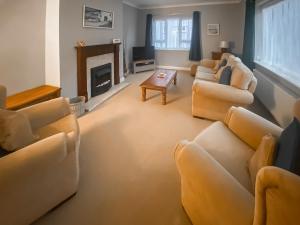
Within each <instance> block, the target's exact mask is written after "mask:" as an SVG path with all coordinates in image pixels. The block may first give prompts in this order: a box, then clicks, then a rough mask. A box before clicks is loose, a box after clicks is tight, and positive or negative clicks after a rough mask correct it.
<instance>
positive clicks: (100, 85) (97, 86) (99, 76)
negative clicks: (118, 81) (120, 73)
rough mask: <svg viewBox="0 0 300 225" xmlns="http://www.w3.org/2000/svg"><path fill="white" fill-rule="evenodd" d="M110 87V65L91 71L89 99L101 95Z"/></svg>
mask: <svg viewBox="0 0 300 225" xmlns="http://www.w3.org/2000/svg"><path fill="white" fill-rule="evenodd" d="M111 87H112V64H111V63H108V64H105V65H102V66H97V67H94V68H92V69H91V97H95V96H97V95H101V94H103V93H105V92H107V91H108V90H109V89H110V88H111Z"/></svg>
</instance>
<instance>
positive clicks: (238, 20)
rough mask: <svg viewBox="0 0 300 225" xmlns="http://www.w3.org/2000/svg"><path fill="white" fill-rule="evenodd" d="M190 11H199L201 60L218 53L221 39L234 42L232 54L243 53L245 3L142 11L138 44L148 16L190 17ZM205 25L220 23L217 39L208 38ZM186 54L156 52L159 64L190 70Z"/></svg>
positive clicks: (141, 41)
mask: <svg viewBox="0 0 300 225" xmlns="http://www.w3.org/2000/svg"><path fill="white" fill-rule="evenodd" d="M193 11H200V12H201V38H202V53H203V57H204V58H211V52H212V51H220V49H219V48H218V46H219V43H220V41H221V40H227V41H231V42H233V44H234V45H233V48H232V51H233V52H234V53H235V54H237V55H241V54H242V50H243V38H244V23H245V2H244V1H242V2H241V3H238V4H219V5H203V6H195V7H180V8H162V9H148V10H141V12H140V13H139V32H138V35H139V36H138V40H139V45H144V43H145V24H146V15H147V14H148V13H151V14H153V16H154V17H155V16H161V15H169V14H180V15H190V16H192V13H193ZM207 24H220V35H219V36H208V35H207V32H206V27H207ZM188 58H189V51H156V60H157V64H158V65H163V66H176V67H190V66H191V64H192V62H190V61H189V59H188Z"/></svg>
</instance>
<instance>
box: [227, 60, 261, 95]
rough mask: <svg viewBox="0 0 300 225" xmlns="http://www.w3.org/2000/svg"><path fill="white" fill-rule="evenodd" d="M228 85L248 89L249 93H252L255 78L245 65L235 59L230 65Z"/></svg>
mask: <svg viewBox="0 0 300 225" xmlns="http://www.w3.org/2000/svg"><path fill="white" fill-rule="evenodd" d="M230 85H231V86H233V87H236V88H239V89H242V90H249V91H250V92H251V93H254V91H255V89H256V85H257V79H256V78H255V77H254V74H253V73H252V71H251V70H250V69H249V68H248V67H247V66H246V65H244V64H243V63H242V62H238V60H235V61H234V64H233V66H232V76H231V82H230Z"/></svg>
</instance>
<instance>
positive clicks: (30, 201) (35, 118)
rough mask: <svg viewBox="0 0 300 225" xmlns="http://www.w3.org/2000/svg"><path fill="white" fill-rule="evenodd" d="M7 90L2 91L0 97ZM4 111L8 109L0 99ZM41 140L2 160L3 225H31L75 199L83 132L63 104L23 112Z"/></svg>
mask: <svg viewBox="0 0 300 225" xmlns="http://www.w3.org/2000/svg"><path fill="white" fill-rule="evenodd" d="M4 95H5V88H3V87H0V96H4ZM0 98H1V101H0V105H1V106H4V105H5V103H4V102H3V100H5V98H3V97H0ZM20 111H21V112H23V113H24V114H26V115H27V116H28V118H29V120H30V124H31V126H32V129H33V131H34V133H35V134H36V135H38V136H39V140H38V141H37V142H35V143H33V144H31V145H29V146H27V147H25V148H23V149H20V150H18V151H16V152H13V153H10V154H9V155H7V156H4V157H2V158H0V200H1V204H0V224H3V225H4V224H5V225H28V224H30V223H32V222H33V221H34V220H36V219H38V218H39V217H41V216H42V215H43V214H45V213H46V212H48V211H49V210H51V209H52V208H54V207H55V206H57V205H58V204H60V203H61V202H63V201H64V200H66V199H67V198H69V197H70V196H72V195H73V194H74V193H76V191H77V188H78V181H79V162H78V150H79V142H80V136H79V127H78V123H77V120H76V117H75V116H74V115H72V114H71V112H70V107H69V105H68V103H67V102H66V101H65V99H64V98H58V99H54V100H51V101H48V102H44V103H40V104H37V105H34V106H32V107H28V108H25V109H22V110H20Z"/></svg>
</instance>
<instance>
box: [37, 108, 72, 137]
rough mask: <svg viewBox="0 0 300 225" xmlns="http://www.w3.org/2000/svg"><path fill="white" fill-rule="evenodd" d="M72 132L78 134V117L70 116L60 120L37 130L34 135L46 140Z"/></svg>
mask: <svg viewBox="0 0 300 225" xmlns="http://www.w3.org/2000/svg"><path fill="white" fill-rule="evenodd" d="M72 131H75V132H77V123H76V116H75V115H73V114H70V115H68V116H65V117H63V118H62V119H60V120H57V121H55V122H54V123H50V124H48V125H47V126H44V127H42V128H39V129H37V130H36V131H34V133H35V134H37V135H39V138H40V139H44V138H47V137H50V136H52V135H54V134H57V133H61V132H64V133H66V134H68V133H71V132H72Z"/></svg>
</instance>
